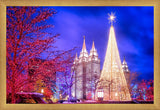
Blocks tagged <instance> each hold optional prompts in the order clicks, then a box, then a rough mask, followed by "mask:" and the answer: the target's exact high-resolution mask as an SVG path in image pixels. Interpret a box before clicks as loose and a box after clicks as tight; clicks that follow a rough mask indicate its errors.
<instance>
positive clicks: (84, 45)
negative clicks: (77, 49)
mask: <svg viewBox="0 0 160 110" xmlns="http://www.w3.org/2000/svg"><path fill="white" fill-rule="evenodd" d="M82 51H83V52H86V43H85V36H83V47H82Z"/></svg>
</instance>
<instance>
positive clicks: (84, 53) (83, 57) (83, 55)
mask: <svg viewBox="0 0 160 110" xmlns="http://www.w3.org/2000/svg"><path fill="white" fill-rule="evenodd" d="M87 57H88V52H87V49H86V43H85V36H83V46H82V51H81V53H80V56H79V58H80V62H81V61H83V60H84V61H87Z"/></svg>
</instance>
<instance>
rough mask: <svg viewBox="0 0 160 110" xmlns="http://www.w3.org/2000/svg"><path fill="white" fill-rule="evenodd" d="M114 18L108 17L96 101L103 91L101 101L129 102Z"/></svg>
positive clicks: (112, 16)
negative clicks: (109, 23) (105, 48)
mask: <svg viewBox="0 0 160 110" xmlns="http://www.w3.org/2000/svg"><path fill="white" fill-rule="evenodd" d="M114 18H115V16H114V15H113V14H112V13H111V15H110V22H111V27H110V32H109V40H108V46H107V51H106V56H105V61H104V64H103V69H102V72H101V76H100V79H99V81H100V82H99V83H98V85H97V90H96V94H97V95H96V99H98V98H99V97H98V91H99V90H103V100H112V101H130V100H131V97H130V93H129V89H128V86H127V82H126V79H125V76H124V72H123V70H122V65H121V60H120V55H119V51H118V47H117V42H116V37H115V31H114V27H113V21H114Z"/></svg>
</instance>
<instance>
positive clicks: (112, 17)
mask: <svg viewBox="0 0 160 110" xmlns="http://www.w3.org/2000/svg"><path fill="white" fill-rule="evenodd" d="M108 15H109V18H108V20H109V22H110V23H111V25H113V22H115V18H116V17H115V16H114V13H111V14H108Z"/></svg>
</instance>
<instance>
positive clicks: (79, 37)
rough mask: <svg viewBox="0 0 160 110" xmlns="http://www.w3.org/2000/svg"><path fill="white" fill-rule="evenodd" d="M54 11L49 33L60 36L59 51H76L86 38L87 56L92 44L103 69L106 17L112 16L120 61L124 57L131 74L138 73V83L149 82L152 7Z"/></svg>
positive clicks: (108, 25) (151, 66)
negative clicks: (75, 48) (143, 80)
mask: <svg viewBox="0 0 160 110" xmlns="http://www.w3.org/2000/svg"><path fill="white" fill-rule="evenodd" d="M52 8H54V9H55V10H56V11H57V14H56V15H54V17H52V18H50V19H49V21H48V23H50V24H54V25H55V28H54V29H53V30H50V31H52V32H53V33H54V34H60V37H59V38H58V40H57V43H56V45H57V46H58V48H59V49H61V50H67V49H71V48H73V47H79V48H78V49H77V53H78V56H79V54H80V51H81V48H82V44H83V35H85V36H86V47H87V50H88V52H89V51H90V49H91V47H92V41H93V40H94V42H95V47H96V49H97V51H98V55H99V58H100V60H101V68H102V66H103V62H104V58H105V53H106V48H107V43H108V37H109V28H110V24H109V21H108V13H111V12H113V13H115V16H116V22H115V23H114V28H115V34H116V39H117V45H118V49H119V53H120V58H121V61H123V58H124V56H125V59H126V61H127V63H128V66H129V69H130V71H131V72H138V73H141V75H140V76H139V78H140V79H147V80H148V79H153V73H154V72H153V71H154V70H153V62H154V59H153V58H154V57H153V48H154V43H153V40H154V34H153V32H154V31H153V27H154V26H153V23H154V17H153V12H154V10H153V7H102V6H100V7H90V6H89V7H52Z"/></svg>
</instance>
